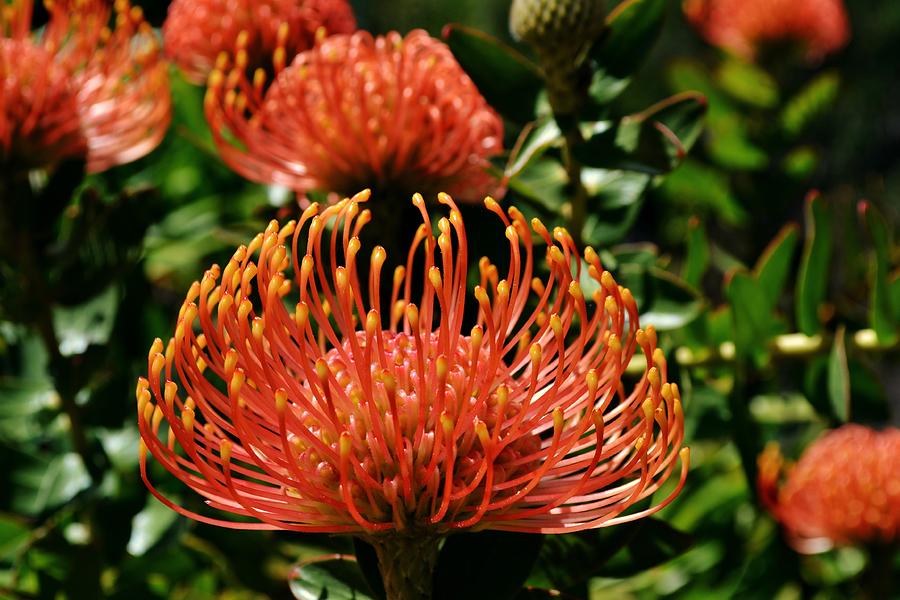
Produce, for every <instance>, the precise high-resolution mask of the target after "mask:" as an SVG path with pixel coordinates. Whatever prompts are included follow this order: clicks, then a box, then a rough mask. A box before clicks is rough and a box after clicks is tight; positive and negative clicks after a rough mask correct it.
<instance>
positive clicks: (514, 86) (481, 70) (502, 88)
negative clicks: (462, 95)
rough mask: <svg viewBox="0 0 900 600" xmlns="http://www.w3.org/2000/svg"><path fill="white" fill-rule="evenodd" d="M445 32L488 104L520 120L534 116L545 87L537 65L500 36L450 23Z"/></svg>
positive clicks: (463, 66)
mask: <svg viewBox="0 0 900 600" xmlns="http://www.w3.org/2000/svg"><path fill="white" fill-rule="evenodd" d="M443 36H444V40H445V41H446V42H447V45H448V46H449V47H450V50H451V51H452V52H453V55H454V56H455V57H456V60H457V61H459V64H460V65H461V66H462V68H463V69H464V70H465V71H466V73H468V75H469V77H471V78H472V81H474V82H475V85H476V86H477V87H478V89H479V90H480V91H481V93H482V95H483V96H484V97H485V99H486V100H487V101H488V104H490V105H491V106H493V107H494V108H495V109H497V111H498V112H499V113H500V114H502V115H503V116H505V117H507V118H509V119H511V120H513V121H516V122H518V123H527V122H528V121H531V120H532V119H534V115H535V106H536V104H537V100H538V95H539V94H540V92H541V90H543V88H544V80H543V77H542V76H541V72H540V69H538V67H537V65H535V64H534V63H532V62H531V61H530V60H528V59H527V58H526V57H525V56H523V55H522V54H520V53H519V52H517V51H516V50H514V49H513V48H510V47H509V46H507V45H506V44H504V43H503V42H501V41H500V40H498V39H496V38H494V37H492V36H490V35H488V34H486V33H484V32H481V31H478V30H476V29H472V28H471V27H466V26H465V25H458V24H453V25H448V26H446V27H445V28H444V32H443Z"/></svg>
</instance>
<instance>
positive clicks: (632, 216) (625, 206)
mask: <svg viewBox="0 0 900 600" xmlns="http://www.w3.org/2000/svg"><path fill="white" fill-rule="evenodd" d="M581 181H582V184H583V185H584V187H585V189H586V190H587V192H588V194H589V195H590V198H589V199H588V202H589V205H588V217H587V219H586V220H585V224H584V229H582V232H581V236H582V239H583V240H584V241H585V242H586V243H588V244H592V245H594V246H597V247H604V246H608V245H609V244H612V243H615V242H618V241H620V240H621V239H622V238H623V237H625V235H626V234H627V233H628V231H630V230H631V227H632V226H633V225H634V222H635V220H636V219H637V216H638V214H639V213H640V209H641V206H642V205H643V199H644V192H645V191H646V190H647V188H648V187H649V185H650V181H651V178H650V176H649V175H645V174H643V173H634V172H629V171H610V170H606V169H591V168H585V169H582V171H581Z"/></svg>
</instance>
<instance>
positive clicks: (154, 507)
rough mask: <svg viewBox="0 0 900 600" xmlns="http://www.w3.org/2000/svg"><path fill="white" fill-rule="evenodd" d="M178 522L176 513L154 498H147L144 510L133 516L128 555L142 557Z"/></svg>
mask: <svg viewBox="0 0 900 600" xmlns="http://www.w3.org/2000/svg"><path fill="white" fill-rule="evenodd" d="M177 522H178V513H177V512H175V511H174V510H172V509H170V508H169V507H168V506H166V505H165V504H163V503H162V502H160V501H159V500H157V499H156V498H154V497H153V496H148V498H147V504H146V506H144V509H143V510H141V512H139V513H138V514H136V515H134V519H133V520H132V522H131V537H130V538H129V539H128V546H127V549H128V553H129V554H131V555H132V556H143V555H144V554H146V553H147V551H149V550H150V549H151V548H153V547H154V546H155V545H156V544H157V543H158V542H159V541H160V540H161V539H162V538H163V537H164V536H165V535H166V533H168V532H169V531H171V530H172V528H173V527H174V526H175V525H176V523H177Z"/></svg>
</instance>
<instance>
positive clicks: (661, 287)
mask: <svg viewBox="0 0 900 600" xmlns="http://www.w3.org/2000/svg"><path fill="white" fill-rule="evenodd" d="M615 276H616V278H617V279H618V280H619V282H620V283H621V284H622V285H624V286H625V287H627V288H628V289H629V290H631V292H632V294H633V295H634V298H635V301H636V302H637V305H638V306H639V307H640V309H641V314H640V321H641V324H642V325H653V326H654V327H655V328H656V329H658V330H659V331H671V330H674V329H679V328H681V327H684V326H685V325H687V324H688V323H690V322H692V321H693V320H694V319H696V318H697V317H698V316H700V314H701V313H702V312H703V307H704V301H703V298H702V296H701V295H700V293H699V292H698V291H697V290H695V289H694V288H692V287H691V286H689V285H688V284H687V283H685V282H684V281H683V280H681V279H679V278H678V276H676V275H674V274H672V273H670V272H668V271H666V270H664V269H660V268H659V267H656V266H652V265H651V266H645V265H641V264H639V263H635V262H628V261H626V260H625V259H623V260H622V261H621V263H620V264H619V266H618V268H617V269H616V270H615ZM585 279H586V275H584V276H583V277H582V282H581V284H582V287H583V288H584V290H585V294H588V293H590V289H591V283H590V281H591V280H589V279H588V281H585ZM594 285H596V284H594Z"/></svg>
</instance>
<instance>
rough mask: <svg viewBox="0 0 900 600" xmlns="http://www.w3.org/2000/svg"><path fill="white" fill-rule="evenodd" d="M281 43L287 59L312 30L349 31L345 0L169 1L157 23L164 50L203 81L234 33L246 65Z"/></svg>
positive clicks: (352, 25) (310, 38)
mask: <svg viewBox="0 0 900 600" xmlns="http://www.w3.org/2000/svg"><path fill="white" fill-rule="evenodd" d="M283 27H284V28H285V29H284V33H285V34H287V35H285V39H284V40H283V41H281V44H280V45H281V46H282V47H284V49H285V51H286V53H287V56H288V58H290V57H292V56H294V55H296V54H297V53H299V52H302V51H304V50H308V49H309V48H312V47H313V44H314V43H315V38H316V35H317V32H318V31H319V30H320V28H321V29H322V30H324V32H325V33H326V34H327V35H331V34H335V33H350V32H352V31H354V30H355V29H356V19H355V18H354V16H353V10H352V9H351V8H350V4H349V2H347V0H175V1H174V2H172V4H171V5H170V6H169V15H168V17H167V18H166V22H165V23H164V24H163V37H164V39H165V47H166V54H167V55H168V56H169V57H171V59H172V60H173V61H174V62H175V64H177V65H178V66H179V67H180V68H181V69H182V70H183V71H184V72H185V74H186V75H187V76H188V78H189V79H191V80H192V81H194V82H195V83H203V82H204V81H205V80H206V78H207V76H208V75H209V74H210V72H211V71H212V70H213V68H214V66H215V64H216V60H217V58H218V56H219V54H221V53H222V52H228V53H230V52H232V51H234V49H235V45H236V43H237V42H238V39H239V38H240V37H243V38H244V39H243V43H244V44H245V49H246V51H247V52H248V54H249V62H250V66H251V67H252V68H256V67H260V66H263V64H264V63H265V61H266V60H267V59H268V58H269V57H270V56H271V55H272V53H273V52H274V51H275V49H276V48H277V47H278V46H279V40H278V36H279V28H283Z"/></svg>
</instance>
